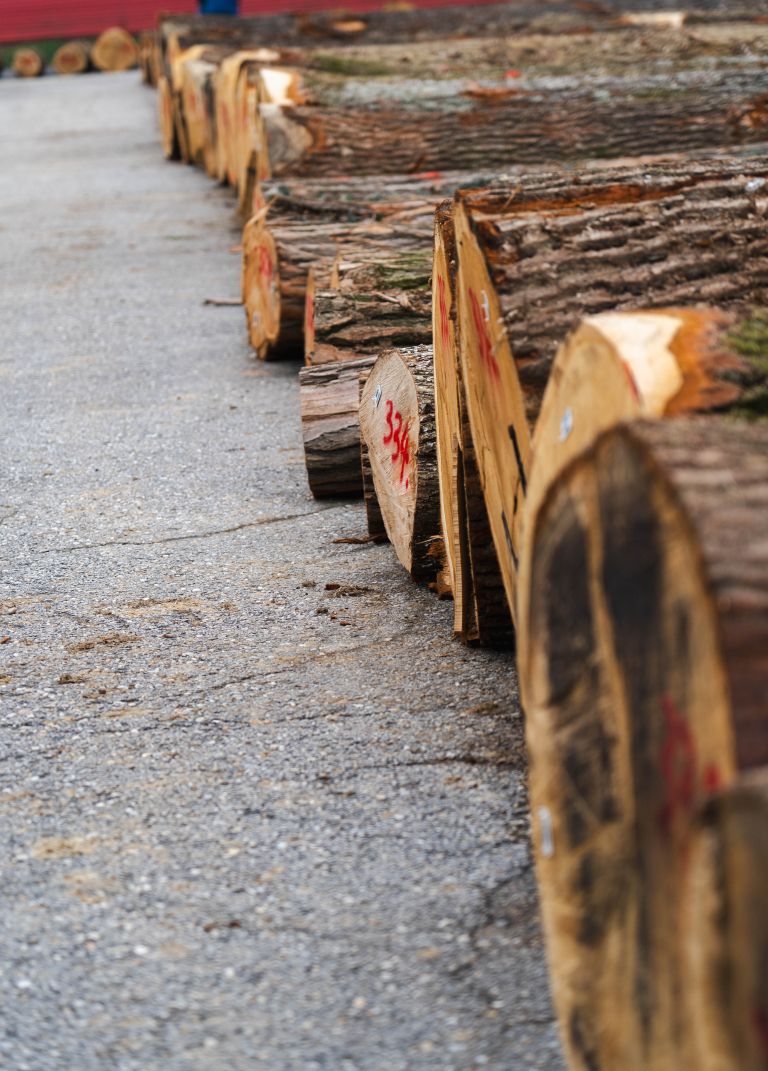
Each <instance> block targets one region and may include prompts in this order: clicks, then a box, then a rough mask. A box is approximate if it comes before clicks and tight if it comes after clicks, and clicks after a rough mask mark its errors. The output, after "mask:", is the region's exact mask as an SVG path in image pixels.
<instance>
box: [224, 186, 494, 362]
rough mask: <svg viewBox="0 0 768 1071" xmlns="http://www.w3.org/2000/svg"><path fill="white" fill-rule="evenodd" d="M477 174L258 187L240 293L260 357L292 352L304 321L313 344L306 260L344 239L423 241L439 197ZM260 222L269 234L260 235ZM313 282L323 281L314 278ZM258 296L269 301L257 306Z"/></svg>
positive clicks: (395, 244) (360, 250)
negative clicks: (244, 281) (265, 278)
mask: <svg viewBox="0 0 768 1071" xmlns="http://www.w3.org/2000/svg"><path fill="white" fill-rule="evenodd" d="M483 178H484V176H483V175H478V174H476V173H472V172H456V171H454V172H449V173H446V174H445V175H430V176H419V177H415V178H414V179H412V180H410V179H408V178H406V177H404V176H395V177H394V178H392V180H387V179H380V180H378V181H376V180H373V179H362V180H361V179H352V180H350V179H335V180H330V181H323V182H318V183H307V182H304V181H301V180H295V181H292V182H288V183H267V184H265V185H264V186H263V188H261V187H260V188H259V197H258V201H257V203H258V205H259V206H260V210H259V211H257V212H256V213H255V216H254V217H253V218H251V219H250V220H249V221H248V223H246V225H245V229H244V232H243V279H244V280H247V286H246V287H245V288H244V291H243V300H244V302H245V305H246V315H247V318H248V324H249V334H250V338H251V344H252V345H253V347H254V349H255V350H256V351H257V352H258V353H259V355H260V356H262V357H264V356H266V355H267V354H268V353H269V352H270V351H273V353H274V356H280V355H281V354H282V353H293V352H295V350H296V348H297V347H299V348H301V347H302V345H303V343H304V338H305V331H306V328H307V325H309V337H308V341H307V350H308V352H312V334H313V332H312V315H313V306H312V300H313V296H314V295H313V294H312V295H310V296H309V297H307V293H306V291H307V282H308V277H309V270H310V268H312V267H313V266H314V265H316V264H318V263H321V262H322V263H327V262H328V261H329V260H333V259H334V258H335V257H336V255H337V253H339V252H341V251H342V250H343V249H345V248H347V247H350V248H351V249H353V250H354V251H355V253H356V254H360V255H365V256H372V257H377V256H390V255H391V254H392V252H393V251H395V250H399V249H402V248H411V247H412V246H413V244H414V242H415V241H417V240H418V241H423V242H424V244H425V246H426V245H428V243H429V241H430V236H431V231H432V217H433V213H434V205H435V204H436V203H437V200H438V198H439V197H440V196H443V195H446V194H448V193H452V192H453V191H454V190H455V189H456V188H457V187H458V186H462V187H467V188H469V187H472V186H475V185H477V184H478V183H480V182H481V181H482V180H483ZM265 208H266V209H267V210H268V211H264V209H265ZM265 230H268V231H269V234H270V238H268V239H265V240H262V236H263V234H264V231H265ZM265 251H266V252H265ZM262 272H264V273H266V275H267V277H268V279H267V283H268V284H271V280H273V279H274V280H276V285H277V294H276V296H274V297H273V295H272V291H271V285H265V282H264V280H263V279H262V278H261V277H260V276H261V273H262ZM334 285H335V284H334ZM314 289H324V287H322V286H317V281H315V283H314ZM264 301H266V302H267V303H268V305H269V307H268V308H265V307H262V302H264ZM254 317H255V320H254ZM254 323H255V326H254ZM265 325H269V326H268V327H265Z"/></svg>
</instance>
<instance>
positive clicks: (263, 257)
mask: <svg viewBox="0 0 768 1071" xmlns="http://www.w3.org/2000/svg"><path fill="white" fill-rule="evenodd" d="M259 274H260V275H262V276H263V277H264V278H265V279H266V281H267V285H269V284H270V283H271V282H272V258H271V257H270V255H269V251H268V250H267V247H266V246H263V245H260V246H259Z"/></svg>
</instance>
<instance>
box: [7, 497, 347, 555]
mask: <svg viewBox="0 0 768 1071" xmlns="http://www.w3.org/2000/svg"><path fill="white" fill-rule="evenodd" d="M345 505H346V503H344V502H340V503H338V504H337V505H334V506H323V507H322V508H321V509H311V510H307V511H306V512H305V513H288V514H286V515H285V516H284V517H262V518H260V519H259V520H257V521H243V523H242V524H235V525H232V527H231V528H214V529H212V530H211V531H209V532H189V533H187V534H186V535H177V536H163V537H162V538H161V539H115V540H112V541H110V542H107V543H75V544H73V545H72V546H71V547H47V548H46V549H45V550H40V551H38V552H37V553H38V554H41V555H42V554H69V553H71V552H72V551H76V550H98V549H100V548H102V547H154V546H157V544H159V543H181V542H183V541H184V540H188V539H209V538H211V537H212V536H218V535H231V533H233V532H241V531H243V529H245V528H261V527H262V526H263V525H265V524H282V523H283V522H285V521H296V520H298V519H299V518H301V517H315V516H317V514H318V513H328V512H330V511H331V510H334V509H343V508H344V506H345ZM27 564H29V563H27Z"/></svg>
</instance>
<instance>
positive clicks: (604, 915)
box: [520, 418, 768, 1071]
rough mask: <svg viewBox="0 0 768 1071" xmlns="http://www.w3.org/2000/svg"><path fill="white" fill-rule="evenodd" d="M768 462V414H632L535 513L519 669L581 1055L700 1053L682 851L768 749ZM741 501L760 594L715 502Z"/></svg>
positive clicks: (543, 843)
mask: <svg viewBox="0 0 768 1071" xmlns="http://www.w3.org/2000/svg"><path fill="white" fill-rule="evenodd" d="M705 476H706V478H703V477H705ZM766 479H768V430H766V429H763V428H751V427H748V426H739V425H734V424H731V423H730V422H728V421H721V420H717V419H714V418H710V419H709V420H698V421H692V420H686V421H675V422H663V421H662V422H655V423H635V424H629V425H622V426H620V427H617V428H613V429H610V430H608V431H606V432H605V433H604V434H603V435H601V436H600V437H599V438H598V439H597V440H596V442H595V443H594V444H593V445H592V447H591V448H590V449H588V450H586V451H585V452H584V453H582V454H580V455H579V456H578V457H577V458H576V459H574V461H572V462H571V464H570V465H569V466H567V467H566V469H565V470H564V471H563V472H562V473H561V474H560V475H559V476H558V477H557V478H556V479H555V481H554V483H553V485H552V487H551V488H550V490H549V493H548V494H547V496H546V499H545V501H544V503H543V505H542V507H541V510H540V511H539V514H538V518H537V524H536V528H535V531H534V532H533V533H532V542H533V553H532V565H531V570H530V573H529V578H528V590H527V593H526V595H527V598H526V605H527V607H528V610H527V619H526V620H525V621H522V620H521V623H520V630H521V631H525V632H526V633H527V636H528V641H527V643H526V646H525V649H524V652H523V653H522V657H521V662H520V678H521V684H522V687H523V700H524V706H525V710H526V724H527V734H528V746H529V753H530V758H531V807H532V812H533V815H534V818H535V821H534V842H535V848H536V856H537V869H538V875H539V885H540V891H541V898H542V913H543V919H544V925H545V931H546V936H547V944H548V951H549V959H550V965H551V972H552V977H553V991H554V995H555V1001H556V1005H557V1009H558V1014H559V1017H560V1022H561V1028H562V1032H563V1040H564V1044H565V1047H566V1050H567V1052H568V1055H569V1058H570V1060H571V1062H572V1065H573V1066H574V1067H575V1068H580V1069H581V1068H584V1069H586V1068H590V1067H613V1066H616V1067H622V1068H628V1069H638V1071H639V1069H640V1068H641V1067H646V1066H649V1065H653V1066H665V1067H666V1066H669V1067H694V1066H698V1064H697V1063H696V1061H695V1059H693V1058H692V1055H691V1046H692V1039H691V1033H690V1029H689V1026H688V1024H687V1021H686V1018H685V1011H684V1008H683V1006H682V1004H681V1001H680V999H679V994H680V993H681V992H683V977H682V973H681V972H682V966H681V964H682V955H681V949H680V932H679V920H680V912H681V909H682V904H683V900H684V896H685V893H684V890H685V875H686V868H685V861H686V850H685V849H686V844H687V843H688V841H689V838H690V833H691V828H692V823H693V820H694V814H695V811H696V810H697V808H698V807H699V806H700V805H701V804H702V803H703V802H704V801H705V800H706V799H707V798H708V797H709V796H710V795H711V794H712V793H713V792H714V791H715V790H717V789H718V788H719V787H721V786H724V785H727V784H728V783H730V781H731V780H732V779H733V777H734V774H735V771H736V770H737V768H738V767H739V766H740V765H743V764H744V763H745V762H746V761H750V762H758V763H759V762H764V761H765V756H766V748H765V746H760V744H759V737H757V736H756V733H755V713H756V711H755V709H754V699H753V700H750V698H749V696H750V691H751V693H754V692H755V691H756V688H757V682H758V681H759V680H761V679H762V680H764V679H765V678H764V666H765V659H764V651H765V650H766V644H768V555H767V554H766V549H765V541H764V539H763V536H762V534H760V533H762V532H764V502H765V497H764V492H763V491H762V490H761V489H760V487H761V485H762V484H763V482H764V481H765V480H766ZM736 503H739V504H740V510H741V517H740V531H739V534H738V537H737V540H738V542H739V543H740V544H741V546H742V553H743V555H744V558H745V560H747V561H748V562H749V566H748V571H749V574H750V582H751V585H752V592H751V594H750V597H749V599H748V600H743V599H740V598H739V596H738V595H737V594H736V592H738V591H739V590H741V584H740V582H739V581H738V578H734V576H733V573H734V561H733V557H734V552H735V542H736V541H737V540H734V539H733V538H730V539H729V538H728V536H727V529H724V528H723V525H722V524H719V523H718V520H717V519H718V517H721V515H722V509H724V510H725V513H726V514H727V515H728V516H729V517H730V516H732V510H733V509H735V508H736ZM736 553H738V552H736ZM737 571H738V570H737ZM734 603H736V605H734ZM758 651H760V653H758ZM761 674H762V676H761ZM737 680H738V681H739V682H740V690H734V687H733V684H734V681H737ZM747 685H749V688H748V687H747ZM757 690H759V688H757ZM747 756H749V759H747ZM639 1054H643V1055H642V1060H641V1058H640V1056H639ZM638 1061H640V1062H638ZM670 1061H671V1062H670Z"/></svg>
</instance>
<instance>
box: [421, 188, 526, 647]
mask: <svg viewBox="0 0 768 1071" xmlns="http://www.w3.org/2000/svg"><path fill="white" fill-rule="evenodd" d="M432 336H433V346H434V360H435V420H436V424H437V469H438V477H439V481H440V511H441V514H440V520H441V528H442V532H443V540H444V545H445V557H446V565H447V570H448V574H449V577H450V583H451V587H452V590H453V630H454V633H455V634H456V635H457V636H458V637H459V638H460V639H461V640H462V641H463V642H464V643H481V644H483V645H487V646H492V647H503V648H508V647H510V646H511V645H512V643H513V636H512V628H511V621H510V616H509V608H508V606H507V600H506V596H505V594H504V587H503V584H502V581H501V574H500V572H499V565H498V561H497V559H496V552H495V550H494V548H493V541H492V539H491V534H490V528H489V524H488V512H487V510H486V506H485V500H484V498H483V492H482V487H481V485H480V476H479V472H478V469H477V462H476V459H475V453H474V448H473V445H472V434H471V431H470V428H469V422H468V418H467V411H466V398H465V396H464V384H463V381H462V373H461V362H460V358H459V351H458V337H457V329H456V241H455V232H454V227H453V217H452V214H451V202H450V201H446V202H443V204H441V205H440V206H439V207H438V209H437V211H436V217H435V252H434V260H433V265H432Z"/></svg>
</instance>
